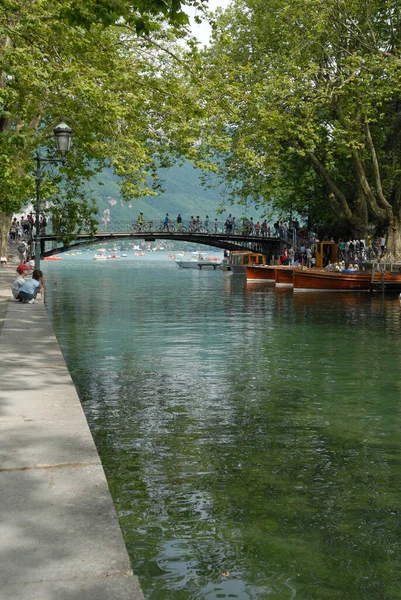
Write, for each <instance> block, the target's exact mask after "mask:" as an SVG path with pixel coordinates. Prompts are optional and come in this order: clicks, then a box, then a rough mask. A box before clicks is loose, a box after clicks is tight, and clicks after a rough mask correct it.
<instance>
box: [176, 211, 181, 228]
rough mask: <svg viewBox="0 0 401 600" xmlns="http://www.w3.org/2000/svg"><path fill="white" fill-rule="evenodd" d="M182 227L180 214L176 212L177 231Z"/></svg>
mask: <svg viewBox="0 0 401 600" xmlns="http://www.w3.org/2000/svg"><path fill="white" fill-rule="evenodd" d="M181 228H182V217H181V214H180V213H178V217H177V231H181Z"/></svg>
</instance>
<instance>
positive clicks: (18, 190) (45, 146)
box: [0, 0, 202, 227]
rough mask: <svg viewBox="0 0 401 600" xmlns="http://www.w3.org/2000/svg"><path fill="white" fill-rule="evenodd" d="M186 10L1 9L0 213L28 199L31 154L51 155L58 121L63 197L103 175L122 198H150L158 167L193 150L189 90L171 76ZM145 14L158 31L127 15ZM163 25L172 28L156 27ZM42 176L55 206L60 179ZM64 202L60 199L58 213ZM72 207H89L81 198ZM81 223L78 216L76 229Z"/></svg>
mask: <svg viewBox="0 0 401 600" xmlns="http://www.w3.org/2000/svg"><path fill="white" fill-rule="evenodd" d="M185 4H196V3H195V2H192V0H191V1H190V2H180V1H178V0H177V1H176V0H168V1H167V0H166V2H158V1H157V0H144V1H139V2H137V3H136V4H135V3H134V4H132V3H127V2H124V1H122V0H121V1H116V2H106V1H103V0H93V1H87V0H85V2H80V1H78V0H77V1H76V2H71V0H59V1H58V2H56V3H48V2H45V1H44V0H40V1H37V0H28V1H27V2H24V3H23V4H22V5H21V3H19V2H15V1H14V0H5V1H4V3H3V10H2V12H1V14H0V47H1V52H2V63H1V70H0V97H1V105H0V163H1V165H2V169H1V171H0V190H1V191H0V210H1V211H3V212H5V213H8V214H11V213H12V212H15V211H17V210H19V209H20V207H21V206H23V205H25V204H26V203H27V201H29V200H30V199H32V198H34V197H35V182H34V178H33V176H32V171H33V169H34V166H35V165H34V160H33V156H34V154H35V152H37V151H39V152H40V154H41V155H42V156H52V155H54V150H55V147H54V139H53V135H52V129H53V127H54V126H55V125H56V124H57V123H58V122H59V121H60V120H61V118H64V119H65V120H66V121H67V122H68V124H69V125H70V127H72V129H73V147H72V150H71V151H70V153H69V155H68V159H67V161H66V163H65V166H64V167H63V169H62V175H63V178H62V179H63V181H64V182H66V184H64V183H63V185H65V189H71V190H73V189H74V190H76V191H77V190H79V189H83V188H82V185H83V184H84V183H85V182H86V181H87V180H88V178H90V177H92V176H93V174H94V173H96V172H100V171H102V170H103V169H104V168H105V167H110V168H111V169H112V170H113V171H114V172H115V173H116V174H117V175H118V177H119V182H120V187H121V195H122V197H123V199H125V200H131V199H132V198H139V197H141V196H144V195H148V194H154V193H155V191H156V190H157V189H158V186H159V182H158V176H157V168H158V167H159V166H160V165H162V166H170V165H171V164H173V162H174V160H176V158H177V157H178V156H180V155H182V154H186V153H188V152H189V150H190V149H191V147H192V146H193V144H194V137H193V136H191V135H190V130H189V127H188V126H186V125H185V123H186V122H188V121H189V120H190V118H191V116H190V115H191V112H192V106H191V101H190V99H189V98H187V97H186V93H185V88H186V86H187V83H186V82H185V81H184V79H183V77H182V73H181V72H179V71H178V70H177V64H179V61H180V60H181V64H182V67H183V68H185V62H186V58H185V56H184V54H185V52H184V50H182V47H181V46H179V45H178V44H177V42H176V36H177V35H178V29H177V28H175V24H176V25H177V27H178V25H179V23H181V22H184V19H183V17H182V15H181V12H180V11H181V6H182V5H185ZM197 4H199V6H200V5H201V4H202V0H199V2H198V3H197ZM147 14H149V15H150V17H149V20H148V21H149V23H150V22H151V21H152V22H155V23H156V21H157V23H158V30H157V31H156V30H155V32H154V33H153V35H152V36H138V35H137V31H136V28H135V26H133V25H132V23H131V22H130V17H131V16H132V18H133V19H134V21H135V19H137V17H138V18H142V19H144V20H145V19H146V15H147ZM163 18H165V19H166V21H167V23H168V22H171V23H172V26H171V27H169V26H168V25H167V24H164V25H163V26H162V24H163V21H162V19H163ZM85 19H86V21H85ZM135 23H136V21H135ZM105 25H109V26H108V27H105ZM145 29H150V25H149V27H148V26H146V27H145ZM180 56H181V59H180ZM44 177H45V180H44V182H43V186H42V196H43V197H44V199H46V200H51V199H52V198H60V197H61V196H62V194H61V188H60V185H61V181H62V179H61V178H60V177H59V172H58V171H57V170H55V169H53V168H49V169H48V170H46V174H44ZM49 178H51V179H52V181H51V182H50V179H49ZM77 193H78V192H77ZM70 199H71V201H72V200H73V199H74V198H73V196H71V195H69V196H66V197H65V198H64V200H63V206H64V204H65V202H66V201H67V200H70ZM75 200H76V201H77V202H78V201H79V202H80V203H82V202H84V201H86V199H85V198H84V197H83V196H82V194H81V195H79V194H78V195H77V196H76V197H75ZM64 208H65V207H64ZM85 210H86V209H82V212H83V214H84V213H85ZM88 210H90V203H89V208H88ZM74 215H76V216H77V218H78V212H77V211H76V209H75V208H74V209H72V210H71V213H70V218H69V221H70V224H71V226H72V221H71V219H72V216H74ZM86 222H87V218H86V217H82V219H81V217H79V218H78V226H79V227H82V226H84V224H85V223H86ZM88 222H89V221H88Z"/></svg>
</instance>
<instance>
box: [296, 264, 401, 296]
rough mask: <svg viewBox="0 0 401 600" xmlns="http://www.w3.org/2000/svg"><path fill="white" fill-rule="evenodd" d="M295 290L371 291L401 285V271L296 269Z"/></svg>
mask: <svg viewBox="0 0 401 600" xmlns="http://www.w3.org/2000/svg"><path fill="white" fill-rule="evenodd" d="M293 282H294V292H369V291H370V290H371V289H372V288H376V289H379V288H380V285H381V283H383V286H384V289H386V288H388V289H397V288H398V287H401V273H399V272H389V271H386V272H385V273H384V274H382V273H380V272H378V271H375V272H374V275H373V282H372V273H371V272H370V271H355V272H353V273H341V272H338V271H324V270H319V269H304V270H301V269H300V270H296V271H294V274H293Z"/></svg>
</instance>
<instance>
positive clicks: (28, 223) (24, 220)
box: [9, 213, 47, 244]
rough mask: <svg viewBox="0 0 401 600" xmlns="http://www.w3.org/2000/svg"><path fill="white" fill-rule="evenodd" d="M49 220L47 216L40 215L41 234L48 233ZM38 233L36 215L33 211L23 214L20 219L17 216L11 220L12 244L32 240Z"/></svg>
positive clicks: (10, 235) (10, 238)
mask: <svg viewBox="0 0 401 600" xmlns="http://www.w3.org/2000/svg"><path fill="white" fill-rule="evenodd" d="M46 227H47V220H46V217H45V216H42V215H41V216H40V217H39V228H40V235H46ZM35 235H36V223H35V215H34V214H33V213H30V214H28V215H27V216H26V217H25V215H21V218H20V219H19V220H18V219H17V217H14V219H13V220H12V222H11V225H10V231H9V241H10V244H18V243H19V242H20V241H22V240H25V241H31V240H32V239H33V238H34V237H35Z"/></svg>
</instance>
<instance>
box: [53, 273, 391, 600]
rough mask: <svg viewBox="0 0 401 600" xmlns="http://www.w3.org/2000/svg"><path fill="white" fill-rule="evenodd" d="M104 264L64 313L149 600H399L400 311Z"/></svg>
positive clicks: (72, 360)
mask: <svg viewBox="0 0 401 600" xmlns="http://www.w3.org/2000/svg"><path fill="white" fill-rule="evenodd" d="M89 267H92V265H90V266H89ZM89 267H88V270H86V267H85V265H82V267H80V270H77V269H76V268H75V269H74V270H72V269H70V268H69V265H67V264H65V265H64V264H63V265H61V266H60V265H59V267H58V270H56V269H53V270H52V271H51V272H49V273H47V274H46V278H47V280H48V281H49V279H50V280H52V279H53V280H54V281H56V280H57V292H53V293H52V294H51V295H50V296H48V304H49V310H50V311H51V314H52V317H53V321H54V325H55V328H56V331H57V335H58V339H59V341H60V344H61V346H62V349H63V352H64V354H65V356H66V359H67V361H68V364H69V367H70V369H71V371H72V373H73V376H74V380H75V382H76V385H77V386H78V389H79V393H80V397H81V399H82V401H83V404H84V406H85V410H86V413H87V415H88V419H89V421H90V424H91V427H92V431H93V433H94V436H95V439H96V443H97V445H98V448H99V451H100V454H101V457H102V461H103V463H104V465H105V469H106V472H107V476H108V480H109V484H110V488H111V491H112V494H113V497H114V499H115V503H116V507H117V510H118V513H119V517H120V521H121V524H122V527H123V530H124V535H125V539H126V542H127V546H128V549H129V552H130V555H131V559H132V561H133V566H134V569H135V571H136V572H137V573H138V574H139V576H140V578H141V582H142V585H143V587H144V588H145V590H146V594H147V597H148V598H152V599H157V600H159V599H163V600H164V599H165V600H170V599H171V598H174V600H175V599H181V598H182V599H201V598H202V599H203V598H207V599H208V600H212V599H213V600H214V599H217V598H239V599H241V600H245V599H248V598H249V599H252V600H254V599H262V598H267V597H269V598H280V599H287V598H302V599H309V598H319V599H321V598H350V599H353V600H354V599H359V598H372V599H373V598H374V599H377V598H396V597H398V594H399V583H400V581H399V571H398V563H399V554H400V514H399V513H400V509H401V501H400V496H399V488H400V473H401V469H400V467H401V465H400V464H399V463H400V441H399V430H400V410H399V404H400V393H399V392H400V383H401V377H400V369H399V366H400V357H401V350H400V345H399V343H398V337H399V332H400V307H399V303H398V302H396V301H395V299H387V298H383V297H382V296H381V295H377V296H376V295H370V294H360V295H351V294H345V295H343V294H339V295H337V294H336V295H333V294H328V295H326V294H322V295H319V297H318V295H310V296H308V295H306V294H305V295H303V294H297V295H294V294H292V292H291V291H290V290H286V289H282V290H275V289H274V288H272V287H271V286H269V285H267V286H266V285H264V284H261V285H260V286H259V285H255V284H254V285H253V286H248V285H247V284H246V282H245V280H244V279H242V278H234V277H230V276H229V274H227V273H225V274H222V273H219V272H209V273H206V272H205V273H198V272H196V271H194V272H190V273H185V272H183V271H178V270H176V269H175V268H173V269H171V268H170V267H166V265H165V264H164V263H155V264H154V265H151V266H149V265H148V266H147V268H146V269H143V268H140V267H139V266H138V265H131V266H125V267H124V269H123V268H120V267H119V268H115V267H117V265H114V264H113V265H112V266H107V265H103V268H104V270H102V271H100V270H99V271H98V278H97V286H96V291H93V292H91V291H90V290H88V288H87V287H86V288H85V286H84V285H83V284H84V282H85V280H86V278H87V277H88V273H89ZM80 282H81V284H80ZM48 287H49V288H52V287H54V286H53V285H49V286H48ZM111 287H112V289H113V291H111V290H110V288H111ZM115 290H118V296H116V293H115ZM99 298H101V300H100V301H99Z"/></svg>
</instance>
